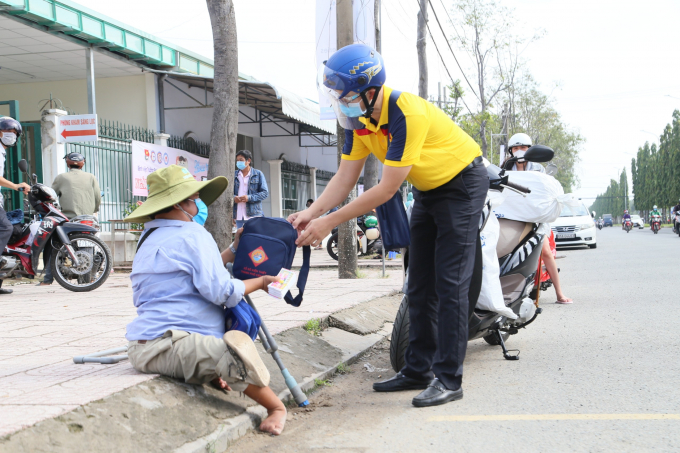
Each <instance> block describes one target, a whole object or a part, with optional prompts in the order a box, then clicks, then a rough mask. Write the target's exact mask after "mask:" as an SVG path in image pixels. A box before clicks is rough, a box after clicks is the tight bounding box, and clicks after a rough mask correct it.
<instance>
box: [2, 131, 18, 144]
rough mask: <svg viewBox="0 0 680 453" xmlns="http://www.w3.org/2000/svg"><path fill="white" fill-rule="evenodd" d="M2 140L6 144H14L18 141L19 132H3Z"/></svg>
mask: <svg viewBox="0 0 680 453" xmlns="http://www.w3.org/2000/svg"><path fill="white" fill-rule="evenodd" d="M0 142H2V144H3V145H5V146H14V145H15V144H16V142H17V134H15V133H14V132H3V133H2V138H0Z"/></svg>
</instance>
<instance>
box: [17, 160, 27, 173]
mask: <svg viewBox="0 0 680 453" xmlns="http://www.w3.org/2000/svg"><path fill="white" fill-rule="evenodd" d="M19 170H21V171H23V172H24V173H26V172H27V171H28V162H26V159H21V160H20V161H19Z"/></svg>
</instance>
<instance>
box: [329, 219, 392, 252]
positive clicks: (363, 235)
mask: <svg viewBox="0 0 680 453" xmlns="http://www.w3.org/2000/svg"><path fill="white" fill-rule="evenodd" d="M375 225H377V219H376V218H375V217H374V216H361V217H357V226H356V232H357V255H359V256H364V255H369V254H371V253H373V252H374V251H376V250H380V248H381V244H380V241H379V239H380V231H379V230H378V229H377V228H375ZM326 251H327V252H328V255H330V257H331V258H333V259H334V260H335V261H337V260H338V227H335V228H333V231H331V235H330V237H329V238H328V239H327V241H326Z"/></svg>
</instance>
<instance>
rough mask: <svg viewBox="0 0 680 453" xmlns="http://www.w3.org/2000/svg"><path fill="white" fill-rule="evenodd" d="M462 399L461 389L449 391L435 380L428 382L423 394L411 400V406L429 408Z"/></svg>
mask: <svg viewBox="0 0 680 453" xmlns="http://www.w3.org/2000/svg"><path fill="white" fill-rule="evenodd" d="M460 399H463V388H462V387H461V388H459V389H458V390H449V389H447V388H446V386H444V384H442V383H441V382H439V379H437V378H435V379H433V380H432V382H430V385H428V386H427V388H426V389H425V391H424V392H422V393H421V394H420V395H418V396H416V397H415V398H413V401H412V403H413V405H414V406H415V407H430V406H439V405H440V404H446V403H448V402H451V401H457V400H460Z"/></svg>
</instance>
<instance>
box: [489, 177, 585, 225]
mask: <svg viewBox="0 0 680 453" xmlns="http://www.w3.org/2000/svg"><path fill="white" fill-rule="evenodd" d="M506 174H507V175H508V176H509V181H510V182H512V183H515V184H519V185H521V186H525V187H528V188H529V189H531V193H529V194H526V197H524V196H522V195H520V194H518V193H517V192H514V191H512V190H509V189H505V190H504V191H503V195H504V198H505V201H504V203H503V204H502V205H501V206H498V207H494V212H495V213H496V216H497V217H499V218H506V219H511V220H519V221H522V222H535V223H550V222H554V221H555V220H556V219H557V218H558V217H559V216H560V213H561V212H562V208H563V207H564V205H565V204H567V205H569V206H574V205H576V206H577V205H578V199H577V198H576V197H575V196H574V195H573V194H566V195H565V193H564V189H562V185H561V184H560V183H559V181H557V180H556V179H555V178H553V177H552V176H550V175H546V174H544V173H539V172H537V171H508V172H506Z"/></svg>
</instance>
